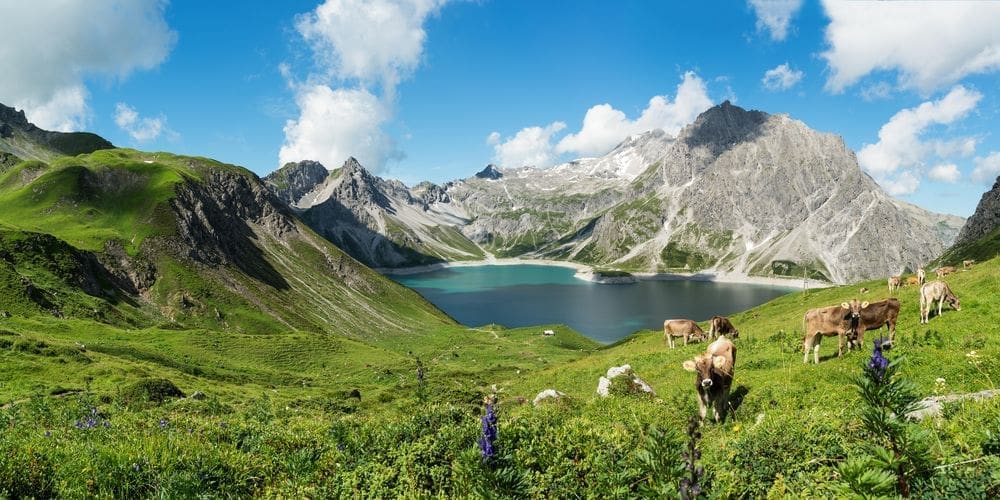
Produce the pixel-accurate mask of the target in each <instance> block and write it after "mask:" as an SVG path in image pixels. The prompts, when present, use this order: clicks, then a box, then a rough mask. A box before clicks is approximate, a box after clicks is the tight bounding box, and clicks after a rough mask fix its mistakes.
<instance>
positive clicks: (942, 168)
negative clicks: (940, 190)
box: [927, 163, 962, 183]
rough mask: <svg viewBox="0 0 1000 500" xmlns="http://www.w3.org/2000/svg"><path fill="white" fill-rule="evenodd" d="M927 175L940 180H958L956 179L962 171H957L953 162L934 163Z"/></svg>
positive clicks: (949, 181) (950, 181) (960, 175)
mask: <svg viewBox="0 0 1000 500" xmlns="http://www.w3.org/2000/svg"><path fill="white" fill-rule="evenodd" d="M927 177H930V178H931V179H933V180H936V181H940V182H948V183H953V182H958V179H959V178H960V177H962V173H961V172H959V171H958V165H955V164H954V163H945V164H941V165H935V166H934V168H932V169H931V171H930V172H928V174H927Z"/></svg>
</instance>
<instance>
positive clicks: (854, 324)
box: [840, 299, 868, 340]
mask: <svg viewBox="0 0 1000 500" xmlns="http://www.w3.org/2000/svg"><path fill="white" fill-rule="evenodd" d="M840 307H842V308H844V309H846V310H847V315H845V316H844V321H847V322H848V324H850V325H851V326H850V328H848V329H847V336H848V338H850V339H852V340H853V339H854V338H857V336H858V325H859V324H860V323H861V310H862V309H864V308H866V307H868V301H867V300H866V301H864V302H859V301H858V299H853V300H851V301H850V302H844V303H841V304H840Z"/></svg>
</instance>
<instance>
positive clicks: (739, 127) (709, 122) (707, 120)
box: [686, 101, 768, 156]
mask: <svg viewBox="0 0 1000 500" xmlns="http://www.w3.org/2000/svg"><path fill="white" fill-rule="evenodd" d="M767 117H768V115H767V113H764V112H761V111H747V110H745V109H743V108H740V107H738V106H733V105H732V104H730V103H729V101H726V102H724V103H722V104H720V105H718V106H715V107H713V108H709V109H708V110H707V111H705V112H704V113H702V114H701V115H700V116H699V117H698V119H697V120H695V122H694V123H693V124H692V125H691V126H690V127H691V128H690V130H689V134H688V136H687V140H686V142H687V143H688V145H689V146H690V147H692V148H694V147H698V146H705V147H707V148H708V149H709V151H711V152H712V154H713V155H714V156H719V155H721V154H722V153H723V152H725V151H726V150H728V149H731V148H733V147H734V146H736V145H737V144H740V143H743V142H751V141H753V140H754V139H756V138H757V137H759V136H760V135H762V134H763V131H764V129H763V125H764V123H765V122H767Z"/></svg>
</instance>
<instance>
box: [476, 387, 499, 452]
mask: <svg viewBox="0 0 1000 500" xmlns="http://www.w3.org/2000/svg"><path fill="white" fill-rule="evenodd" d="M493 403H494V400H493V399H492V398H487V402H486V414H485V415H483V417H482V422H483V433H482V436H481V437H480V438H479V451H480V452H481V453H482V455H483V462H489V461H490V460H492V459H493V457H494V456H496V440H497V416H496V413H494V412H493Z"/></svg>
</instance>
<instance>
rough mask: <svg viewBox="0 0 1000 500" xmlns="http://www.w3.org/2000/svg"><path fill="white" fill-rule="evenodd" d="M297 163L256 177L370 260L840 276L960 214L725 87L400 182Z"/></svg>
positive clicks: (896, 269)
mask: <svg viewBox="0 0 1000 500" xmlns="http://www.w3.org/2000/svg"><path fill="white" fill-rule="evenodd" d="M301 168H303V167H302V166H301V164H298V166H296V165H295V164H292V165H287V166H285V167H283V168H282V169H280V170H279V171H277V172H275V173H274V174H272V175H271V176H269V177H268V179H267V181H268V184H269V185H270V186H271V187H272V189H274V190H275V192H276V193H277V195H278V196H279V197H280V198H282V199H285V200H288V202H289V204H290V205H292V206H293V207H295V208H296V209H298V210H300V211H302V212H304V213H303V218H304V219H305V220H306V221H307V222H308V223H309V224H310V225H311V226H312V227H313V229H315V230H316V231H318V232H319V233H320V234H323V235H324V236H326V237H328V238H330V239H331V241H333V242H334V243H337V244H338V245H339V246H341V247H342V248H344V249H345V250H347V251H348V252H350V253H351V254H352V255H354V256H355V257H356V258H358V259H359V260H362V261H363V262H365V263H367V264H370V265H373V266H380V267H397V266H410V265H415V264H425V263H429V262H436V261H442V260H467V259H482V258H484V257H487V258H489V257H491V256H493V255H496V256H501V257H528V258H545V259H556V260H568V261H574V262H579V263H585V264H591V265H595V266H602V267H613V268H619V269H624V270H629V271H639V272H687V273H715V274H720V273H721V274H736V275H754V276H785V277H796V278H802V277H803V276H808V277H812V278H816V279H822V280H827V281H831V282H835V283H845V282H849V281H854V280H859V279H865V278H873V277H879V276H886V275H890V274H898V273H900V272H902V271H903V270H904V269H907V268H909V269H915V268H916V267H918V266H920V265H923V264H926V263H928V262H929V261H930V260H931V259H933V258H934V257H936V256H938V255H940V254H941V252H942V251H943V250H944V249H945V248H947V247H948V246H949V245H951V244H952V242H953V241H954V239H955V237H956V235H957V234H958V231H959V229H960V228H961V227H962V224H963V222H964V220H963V219H962V218H960V217H955V216H950V215H941V214H935V213H931V212H928V211H926V210H923V209H921V208H919V207H916V206H913V205H910V204H908V203H905V202H902V201H899V200H896V199H894V198H892V197H891V196H889V195H888V194H886V193H885V191H883V190H882V189H881V188H880V187H879V186H878V184H877V183H876V182H875V181H874V180H873V179H872V178H871V177H869V176H868V175H867V174H865V173H864V172H863V171H862V170H861V169H860V167H859V166H858V162H857V158H856V157H855V155H854V152H853V151H851V149H850V148H848V147H847V145H846V144H845V143H844V141H843V139H842V138H840V137H839V136H836V135H833V134H827V133H822V132H818V131H815V130H812V129H810V128H809V127H808V126H806V124H804V123H802V122H801V121H798V120H794V119H792V118H790V117H789V116H787V115H772V114H768V113H765V112H762V111H748V110H745V109H743V108H740V107H738V106H735V105H733V104H732V103H730V102H729V101H726V102H723V103H722V104H719V105H717V106H714V107H712V108H710V109H708V110H706V111H705V112H703V113H702V114H701V115H700V116H698V118H697V119H696V120H695V121H694V122H693V123H692V124H690V125H688V126H687V127H685V128H684V129H683V130H681V131H680V133H679V134H678V135H677V137H672V136H670V135H669V134H666V133H665V132H663V131H661V130H655V131H650V132H647V133H644V134H638V135H635V136H632V137H629V138H628V139H626V140H625V141H623V142H622V143H621V144H620V145H618V146H617V147H616V148H615V149H614V150H612V151H611V152H610V153H608V154H607V155H605V156H602V157H599V158H582V159H579V160H575V161H572V162H569V163H565V164H561V165H557V166H555V167H552V168H546V169H542V168H535V167H532V166H525V167H520V168H507V169H498V168H496V167H495V166H493V165H489V166H487V167H486V168H485V169H484V170H482V171H481V172H479V173H477V174H476V175H474V176H472V177H469V178H467V179H462V180H456V181H452V182H448V183H446V184H444V185H440V186H439V185H435V184H432V183H426V182H425V183H421V184H419V185H418V186H417V187H415V188H414V189H412V190H411V189H407V188H406V187H405V186H403V185H402V184H401V183H399V182H398V181H387V180H384V179H380V178H378V177H377V176H374V175H372V174H371V173H369V172H367V171H365V170H364V169H363V168H362V167H361V166H360V165H358V164H357V162H356V161H354V160H353V159H352V160H349V161H348V162H347V163H346V164H345V165H344V166H343V167H342V168H340V169H338V170H335V171H333V172H331V173H329V174H328V175H326V176H325V177H324V178H323V179H322V180H321V181H320V180H318V179H319V175H313V176H312V177H310V180H311V182H312V186H311V187H310V186H309V185H308V183H304V184H302V185H297V187H295V188H294V189H293V188H292V187H290V186H288V185H287V183H286V181H283V180H282V179H285V178H291V177H292V176H293V172H294V171H295V170H296V169H301ZM310 168H311V171H313V170H315V167H310ZM316 173H318V170H316Z"/></svg>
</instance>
